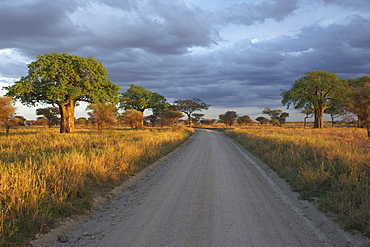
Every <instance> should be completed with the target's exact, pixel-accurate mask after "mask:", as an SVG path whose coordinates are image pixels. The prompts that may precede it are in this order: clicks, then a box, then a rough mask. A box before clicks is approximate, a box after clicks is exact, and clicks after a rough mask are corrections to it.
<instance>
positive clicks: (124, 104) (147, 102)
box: [119, 84, 169, 113]
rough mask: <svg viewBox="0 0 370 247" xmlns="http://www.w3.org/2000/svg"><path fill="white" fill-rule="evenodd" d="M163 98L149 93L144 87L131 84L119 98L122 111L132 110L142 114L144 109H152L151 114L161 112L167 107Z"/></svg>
mask: <svg viewBox="0 0 370 247" xmlns="http://www.w3.org/2000/svg"><path fill="white" fill-rule="evenodd" d="M168 105H169V104H168V103H167V100H166V98H165V97H164V96H162V95H160V94H158V93H153V92H150V91H149V90H146V89H145V87H142V86H137V85H135V84H131V85H130V88H129V89H127V91H126V92H125V93H123V94H122V95H121V96H120V106H119V108H122V109H124V110H128V109H134V110H137V111H141V112H142V113H144V111H145V110H146V109H152V111H153V113H156V112H162V111H163V110H164V109H165V110H166V109H167V107H168Z"/></svg>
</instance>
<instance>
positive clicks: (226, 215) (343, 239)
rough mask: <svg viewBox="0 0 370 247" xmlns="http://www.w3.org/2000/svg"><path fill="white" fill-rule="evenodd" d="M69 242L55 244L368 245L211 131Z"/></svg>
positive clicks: (77, 230) (73, 232)
mask: <svg viewBox="0 0 370 247" xmlns="http://www.w3.org/2000/svg"><path fill="white" fill-rule="evenodd" d="M66 236H67V237H68V238H69V240H68V242H66V243H61V242H55V243H54V246H228V247H229V246H250V247H253V246H258V247H267V246H273V247H279V246H282V247H283V246H284V247H287V246H294V247H297V246H360V242H356V240H355V242H354V240H353V239H350V237H349V235H348V234H346V233H344V232H343V231H341V230H340V229H338V227H337V226H336V225H335V224H333V223H332V222H331V221H329V220H327V219H326V218H325V217H324V216H323V215H322V214H321V213H319V212H318V211H316V210H315V209H314V207H313V206H312V205H311V204H310V203H308V202H302V201H301V202H300V201H298V200H297V195H296V194H294V193H293V192H291V191H290V190H289V188H288V187H287V186H286V185H285V183H284V182H283V181H281V180H280V179H278V178H277V177H276V175H274V173H273V172H271V171H269V170H268V169H266V168H265V167H263V165H262V168H261V166H259V162H258V161H255V159H254V158H253V157H251V156H250V155H249V154H248V153H247V152H244V151H243V150H242V149H241V148H240V147H239V146H238V145H236V144H235V143H234V142H233V141H231V140H230V139H228V138H227V137H225V136H224V135H223V134H222V133H219V132H215V131H207V130H199V131H198V133H197V135H196V136H195V137H194V138H193V139H192V140H191V141H190V143H189V144H188V145H186V146H185V147H184V148H182V149H181V150H180V151H179V152H177V153H176V154H175V155H173V156H171V157H170V158H169V159H167V160H166V161H165V162H164V163H163V164H161V165H160V166H158V167H157V168H156V169H155V170H153V171H152V172H151V173H149V174H147V175H146V176H145V177H144V178H143V179H142V180H141V181H139V182H138V183H136V184H135V185H134V186H132V187H131V188H130V189H129V190H126V191H125V192H124V193H122V194H121V195H119V196H118V197H117V198H115V199H114V200H113V201H112V202H111V203H110V204H109V205H106V206H104V207H103V208H102V209H100V210H99V211H98V212H96V213H95V214H93V215H92V216H91V217H89V219H88V220H86V221H84V222H82V223H81V224H79V225H78V227H77V228H75V229H72V230H71V231H70V232H68V233H66Z"/></svg>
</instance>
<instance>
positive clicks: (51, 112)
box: [36, 107, 60, 128]
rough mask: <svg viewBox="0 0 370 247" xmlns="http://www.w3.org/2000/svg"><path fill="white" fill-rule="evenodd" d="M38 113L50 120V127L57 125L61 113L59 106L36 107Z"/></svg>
mask: <svg viewBox="0 0 370 247" xmlns="http://www.w3.org/2000/svg"><path fill="white" fill-rule="evenodd" d="M36 115H38V116H40V115H42V116H44V118H45V119H46V120H48V126H49V128H50V127H51V126H53V125H56V124H57V123H58V120H59V117H58V115H60V110H59V107H47V108H39V109H36Z"/></svg>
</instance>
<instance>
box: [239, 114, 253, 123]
mask: <svg viewBox="0 0 370 247" xmlns="http://www.w3.org/2000/svg"><path fill="white" fill-rule="evenodd" d="M236 121H237V122H238V124H239V125H253V124H254V122H253V120H252V119H251V118H250V117H249V116H248V115H244V116H240V117H238V119H237V120H236Z"/></svg>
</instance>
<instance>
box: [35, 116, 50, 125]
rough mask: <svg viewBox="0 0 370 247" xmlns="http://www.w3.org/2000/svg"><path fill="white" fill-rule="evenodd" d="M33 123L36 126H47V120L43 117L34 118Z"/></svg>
mask: <svg viewBox="0 0 370 247" xmlns="http://www.w3.org/2000/svg"><path fill="white" fill-rule="evenodd" d="M35 125H38V126H47V125H48V120H47V119H46V118H44V117H38V118H37V119H36V122H35Z"/></svg>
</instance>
